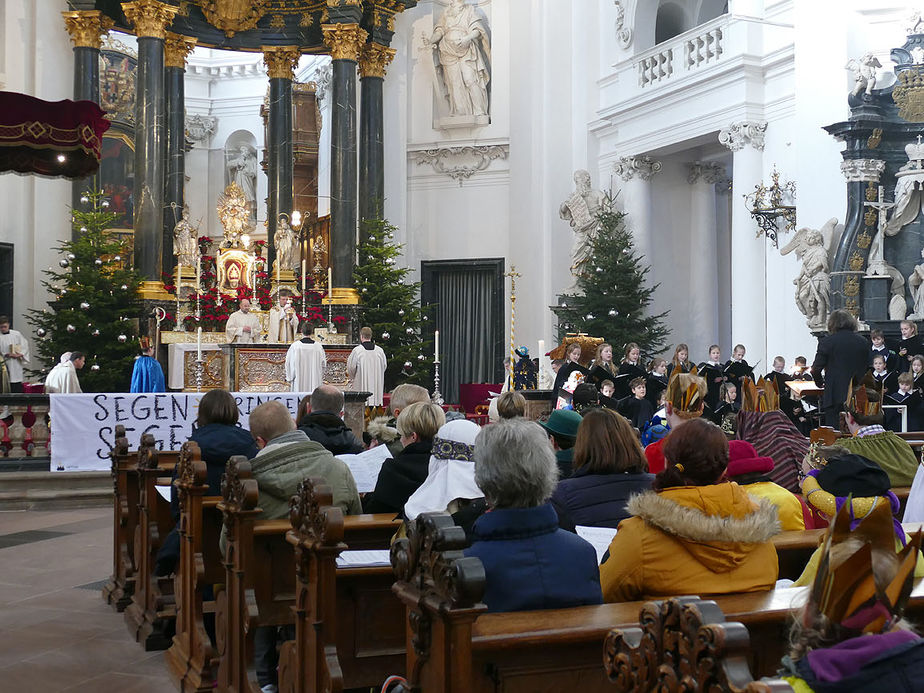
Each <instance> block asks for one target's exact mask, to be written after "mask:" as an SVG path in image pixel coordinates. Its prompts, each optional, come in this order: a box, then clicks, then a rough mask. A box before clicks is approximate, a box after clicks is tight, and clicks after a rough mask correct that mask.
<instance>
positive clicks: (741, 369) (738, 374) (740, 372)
mask: <svg viewBox="0 0 924 693" xmlns="http://www.w3.org/2000/svg"><path fill="white" fill-rule="evenodd" d="M744 354H745V348H744V344H736V345H735V348H734V349H732V357H731V358H730V359H729V360H728V361H727V362H726V363H725V376H726V378H727V379H728V381H729V382H732V383H734V384H735V386H736V387H737V385H738V384H739V383H740V381H741V379H742V378H750V379H751V380H754V369H753V368H751V366H750V364H749V363H748V362H747V361H745V360H744ZM738 389H740V388H738ZM736 396H737V393H736Z"/></svg>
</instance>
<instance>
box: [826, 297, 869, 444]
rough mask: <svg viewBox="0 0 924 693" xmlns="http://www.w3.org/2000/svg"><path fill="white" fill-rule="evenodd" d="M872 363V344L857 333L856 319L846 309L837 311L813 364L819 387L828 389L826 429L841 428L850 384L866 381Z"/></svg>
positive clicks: (830, 319)
mask: <svg viewBox="0 0 924 693" xmlns="http://www.w3.org/2000/svg"><path fill="white" fill-rule="evenodd" d="M868 363H869V344H868V343H867V341H866V340H865V339H863V337H861V336H860V335H858V334H857V321H856V319H854V317H853V315H851V314H850V313H849V312H848V311H846V310H843V309H838V310H835V311H834V312H832V313H831V315H830V316H829V317H828V335H827V336H826V337H823V338H822V339H821V341H820V342H818V351H817V352H816V353H815V361H814V362H813V363H812V377H813V378H814V379H815V384H816V385H818V386H819V387H824V389H825V391H824V394H823V395H822V397H821V410H822V413H823V415H824V422H825V425H826V426H833V427H835V428H837V427H838V425H839V421H838V417H839V415H840V412H841V411H842V410H843V407H844V402H846V401H847V396H848V394H849V391H850V383H851V382H854V383H859V382H860V380H862V378H863V376H864V375H865V374H866V369H867V365H868ZM822 371H824V376H822Z"/></svg>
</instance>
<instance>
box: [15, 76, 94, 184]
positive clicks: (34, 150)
mask: <svg viewBox="0 0 924 693" xmlns="http://www.w3.org/2000/svg"><path fill="white" fill-rule="evenodd" d="M105 115H106V114H105V112H104V111H103V110H102V109H101V108H100V107H99V106H98V105H97V104H95V103H93V102H92V101H67V100H65V101H42V100H41V99H36V98H35V97H33V96H27V95H25V94H17V93H15V92H9V91H0V172H3V171H17V172H19V173H39V174H42V175H46V176H59V177H64V178H84V177H86V176H89V175H91V174H93V173H96V171H97V169H99V158H100V148H101V146H102V141H103V133H104V132H106V130H108V129H109V121H108V120H106V118H105Z"/></svg>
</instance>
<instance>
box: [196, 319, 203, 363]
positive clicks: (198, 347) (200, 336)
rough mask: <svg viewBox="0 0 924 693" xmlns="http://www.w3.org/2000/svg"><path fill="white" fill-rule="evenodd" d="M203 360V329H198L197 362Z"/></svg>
mask: <svg viewBox="0 0 924 693" xmlns="http://www.w3.org/2000/svg"><path fill="white" fill-rule="evenodd" d="M201 360H202V327H201V326H200V327H198V328H197V329H196V361H201Z"/></svg>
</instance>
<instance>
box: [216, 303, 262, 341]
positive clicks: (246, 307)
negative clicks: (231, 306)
mask: <svg viewBox="0 0 924 693" xmlns="http://www.w3.org/2000/svg"><path fill="white" fill-rule="evenodd" d="M259 335H260V318H258V317H257V316H256V315H254V314H253V313H251V312H250V301H249V300H247V299H246V298H242V299H241V309H240V310H236V311H234V312H233V313H231V315H229V316H228V322H227V323H226V324H225V336H226V337H227V339H228V343H229V344H232V343H233V344H253V343H254V342H256V341H257V338H258V337H259Z"/></svg>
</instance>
